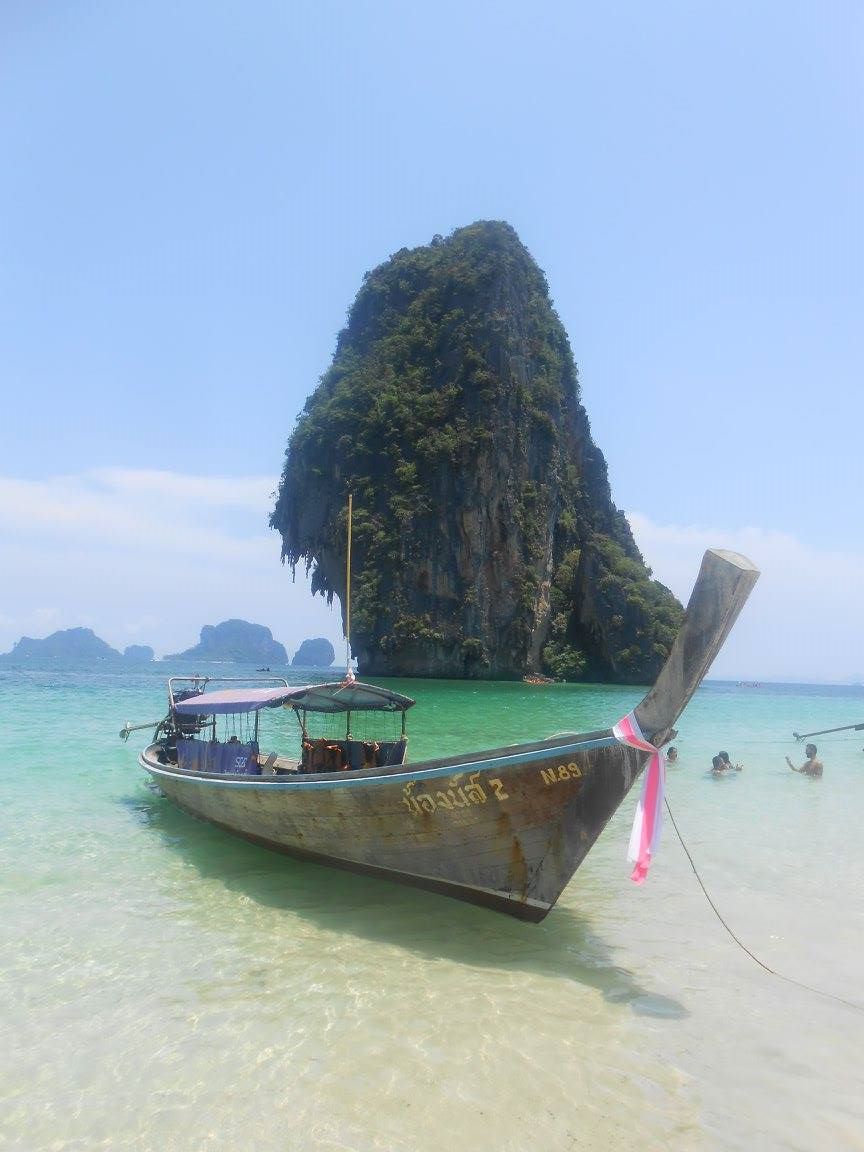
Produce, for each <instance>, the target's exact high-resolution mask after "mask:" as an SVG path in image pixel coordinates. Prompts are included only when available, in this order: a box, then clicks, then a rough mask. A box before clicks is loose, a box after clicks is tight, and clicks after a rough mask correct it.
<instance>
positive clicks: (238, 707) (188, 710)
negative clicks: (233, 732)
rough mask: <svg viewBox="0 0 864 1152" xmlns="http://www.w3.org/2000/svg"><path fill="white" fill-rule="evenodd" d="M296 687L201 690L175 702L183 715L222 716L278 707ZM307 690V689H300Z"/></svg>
mask: <svg viewBox="0 0 864 1152" xmlns="http://www.w3.org/2000/svg"><path fill="white" fill-rule="evenodd" d="M296 691H297V689H296V688H287V687H285V686H284V685H283V686H282V687H280V688H223V689H221V690H220V691H218V692H201V693H199V695H197V696H188V697H187V698H186V699H185V700H178V701H177V702H176V703H175V704H174V711H175V712H179V713H180V714H181V715H183V716H222V715H224V714H226V713H238V712H257V711H259V709H261V708H277V707H278V706H279V705H280V704H283V703H284V702H285V700H286V699H287V698H288V697H289V696H291V695H293V693H294V692H296ZM300 691H305V689H300Z"/></svg>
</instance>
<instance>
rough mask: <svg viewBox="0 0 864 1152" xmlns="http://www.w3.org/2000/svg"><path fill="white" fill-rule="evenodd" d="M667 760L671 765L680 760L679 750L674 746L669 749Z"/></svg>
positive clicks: (671, 745)
mask: <svg viewBox="0 0 864 1152" xmlns="http://www.w3.org/2000/svg"><path fill="white" fill-rule="evenodd" d="M666 759H667V760H668V762H669V763H670V764H674V763H675V761H676V760H677V759H678V749H677V748H676V747H675V745H674V744H670V745H669V748H668V750H667V752H666Z"/></svg>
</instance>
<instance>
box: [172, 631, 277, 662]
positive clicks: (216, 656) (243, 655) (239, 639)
mask: <svg viewBox="0 0 864 1152" xmlns="http://www.w3.org/2000/svg"><path fill="white" fill-rule="evenodd" d="M165 659H166V660H199V661H204V662H207V661H219V662H222V661H226V660H228V661H236V662H242V663H251V664H262V665H266V666H268V667H269V665H271V664H282V665H285V664H287V663H288V653H287V652H286V651H285V648H284V646H283V645H282V644H280V643H279V641H278V640H274V639H273V633H272V632H271V631H270V629H269V628H265V627H264V625H263V624H249V623H248V622H247V621H246V620H223V622H222V623H221V624H205V625H204V627H203V628H202V629H201V640H200V642H199V643H198V644H196V645H195V647H194V648H187V649H186V651H185V652H175V653H174V654H173V655H171V656H166V657H165Z"/></svg>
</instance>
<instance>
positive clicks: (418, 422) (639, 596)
mask: <svg viewBox="0 0 864 1152" xmlns="http://www.w3.org/2000/svg"><path fill="white" fill-rule="evenodd" d="M349 490H351V491H352V492H353V493H354V519H353V542H354V552H353V571H354V575H353V578H352V605H351V623H352V628H351V632H352V635H351V640H352V647H353V650H354V652H355V653H356V654H357V656H358V658H359V661H360V666H361V669H362V671H363V672H364V674H378V675H380V674H386V673H390V674H402V675H433V676H453V677H461V676H474V677H488V678H508V677H515V676H521V675H522V674H523V673H524V672H525V671H527V670H534V671H544V672H547V673H549V674H552V675H557V676H564V677H566V678H567V679H579V678H592V679H610V680H621V681H640V680H647V679H651V678H652V677H653V676H654V675H655V674H656V671H657V668H658V667H659V664H660V662H662V658H663V657H664V656H665V653H666V650H667V649H668V644H669V642H670V639H671V636H672V635H673V634H674V630H675V627H676V626H677V622H678V620H679V619H680V614H681V609H680V606H679V605H678V603H677V601H675V599H674V598H673V597H672V595H671V593H669V592H668V591H667V590H666V589H665V588H663V587H662V586H661V585H659V584H657V583H656V582H654V581H652V580H651V579H650V573H649V572H648V571H647V569H646V568H645V565H644V563H643V561H642V557H641V556H640V554H639V552H638V550H637V548H636V546H635V544H634V542H633V538H632V535H631V533H630V529H629V526H628V524H627V522H626V519H625V518H624V516H623V514H622V513H621V512H619V511H618V510H617V509H616V508H615V507H614V505H613V503H612V499H611V494H610V491H609V483H608V479H607V474H606V463H605V460H604V458H603V455H602V453H601V452H600V451H599V449H598V448H597V447H596V446H595V445H594V443H593V441H592V439H591V434H590V428H589V424H588V419H587V417H586V415H585V411H584V409H583V408H582V405H581V403H580V401H579V386H578V379H577V374H576V368H575V365H574V362H573V357H572V354H571V351H570V346H569V343H568V340H567V336H566V333H565V332H564V329H563V327H562V325H561V322H560V320H559V319H558V317H557V315H556V314H555V312H554V310H553V308H552V305H551V303H550V300H549V293H548V288H547V285H546V281H545V278H544V276H543V273H542V272H541V271H540V269H539V268H538V267H537V265H536V264H535V263H534V261H533V260H532V258H531V256H530V254H529V253H528V252H527V250H526V249H525V248H524V246H523V245H522V244H521V243H520V241H519V239H518V237H517V236H516V233H515V232H514V231H513V229H512V228H510V227H509V225H507V224H503V223H497V222H480V223H477V224H474V225H471V226H470V227H467V228H462V229H459V230H457V231H456V232H454V233H453V234H452V236H450V237H448V238H447V239H446V240H444V239H442V238H441V237H435V239H433V241H432V243H431V244H430V245H429V246H427V247H422V248H417V249H413V250H410V251H409V250H408V249H403V250H401V251H400V252H397V253H396V255H395V256H393V257H392V258H391V259H390V260H388V261H387V262H386V263H385V264H383V265H381V266H380V267H379V268H377V269H375V270H374V271H373V272H371V273H368V274H367V275H366V277H365V278H364V283H363V286H362V288H361V290H360V292H359V293H358V295H357V298H356V300H355V302H354V305H353V307H352V309H351V312H350V315H349V318H348V325H347V327H346V328H345V330H344V331H343V332H342V333H341V334H340V336H339V339H338V342H337V347H336V352H335V355H334V358H333V363H332V364H331V366H330V368H329V370H328V371H327V372H326V373H325V375H324V376H323V377H322V379H321V381H320V383H319V385H318V387H317V389H316V390H315V392H314V393H313V395H312V396H311V397H310V398H309V400H308V401H307V404H306V407H305V409H304V412H303V413H302V415H301V416H300V418H299V420H298V422H297V425H296V427H295V429H294V431H293V433H292V435H291V438H290V440H289V443H288V449H287V453H286V459H285V468H284V471H283V475H282V480H281V483H280V488H279V494H278V499H277V503H276V506H275V509H274V512H273V515H272V517H271V524H272V526H273V527H275V528H276V529H278V530H279V532H280V533H281V535H282V542H283V545H282V555H283V559H284V560H285V561H287V562H288V564H289V565H290V566H291V567H292V568H294V567H296V565H297V564H298V563H304V564H305V565H306V567H307V569H310V570H311V572H312V585H313V589H314V590H315V591H317V592H321V593H322V594H324V595H325V596H327V597H328V599H331V598H332V597H333V595H337V596H339V598H340V600H342V601H343V604H344V593H345V549H346V522H345V518H346V510H345V507H346V496H347V492H348V491H349Z"/></svg>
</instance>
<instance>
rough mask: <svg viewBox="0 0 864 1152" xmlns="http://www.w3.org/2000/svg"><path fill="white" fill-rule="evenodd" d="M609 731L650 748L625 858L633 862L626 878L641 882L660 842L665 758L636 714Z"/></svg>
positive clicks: (619, 738) (626, 717) (626, 740)
mask: <svg viewBox="0 0 864 1152" xmlns="http://www.w3.org/2000/svg"><path fill="white" fill-rule="evenodd" d="M612 734H613V735H614V736H615V739H616V740H620V741H621V743H622V744H628V745H629V746H630V747H631V748H641V749H642V751H643V752H650V753H651V759H650V760H649V761H648V767H647V768H646V769H645V775H644V776H643V777H642V795H641V796H640V797H639V803H638V804H637V805H636V815H635V817H634V818H633V831H632V832H631V833H630V847H629V849H628V851H627V859H628V860H629V861H630V862H631V863H632V864H634V865H635V867H634V869H633V871H632V873H631V875H630V879H631V880H632V881H633V882H634V883H636V884H642V883H643V882H644V880H645V877H646V876H647V875H648V868H649V866H650V864H651V861H652V859H653V857H654V853H655V851H656V848H657V845H658V844H659V842H660V827H661V824H662V822H663V820H662V817H663V790H664V787H665V783H666V758H665V757H664V755H663V753H662V751H661V750H660V749H659V748H655V747H654V745H653V744H649V743H648V741H647V740H646V739H645V737H644V736H643V735H642V729H641V728H640V727H639V723H638V721H637V720H636V714H635V713H634V712H630V713H629V715H627V716H625V717H624V719H623V720H619V721H618V723H617V724H616V725H615V726H614V727H613V729H612Z"/></svg>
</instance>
